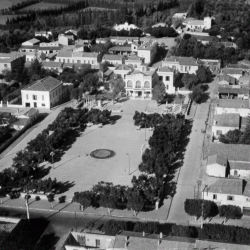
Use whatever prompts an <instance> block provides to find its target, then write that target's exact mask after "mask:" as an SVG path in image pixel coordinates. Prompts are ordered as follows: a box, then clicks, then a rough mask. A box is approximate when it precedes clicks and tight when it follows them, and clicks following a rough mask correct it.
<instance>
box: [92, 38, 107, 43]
mask: <svg viewBox="0 0 250 250" xmlns="http://www.w3.org/2000/svg"><path fill="white" fill-rule="evenodd" d="M108 41H110V38H108V37H105V38H96V39H95V43H96V44H105V43H106V42H108Z"/></svg>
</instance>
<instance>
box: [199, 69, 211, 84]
mask: <svg viewBox="0 0 250 250" xmlns="http://www.w3.org/2000/svg"><path fill="white" fill-rule="evenodd" d="M209 75H210V74H209V69H208V68H206V67H204V66H199V67H198V69H197V70H196V76H197V77H198V79H199V82H201V83H204V82H206V81H208V80H209Z"/></svg>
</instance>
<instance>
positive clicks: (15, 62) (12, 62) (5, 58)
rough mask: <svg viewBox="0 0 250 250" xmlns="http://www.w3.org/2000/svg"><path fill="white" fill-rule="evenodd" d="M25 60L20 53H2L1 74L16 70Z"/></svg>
mask: <svg viewBox="0 0 250 250" xmlns="http://www.w3.org/2000/svg"><path fill="white" fill-rule="evenodd" d="M23 60H25V56H24V55H23V54H20V53H0V72H3V70H6V69H8V70H14V69H16V68H17V67H19V65H20V64H21V63H22V61H23Z"/></svg>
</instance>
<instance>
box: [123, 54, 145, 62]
mask: <svg viewBox="0 0 250 250" xmlns="http://www.w3.org/2000/svg"><path fill="white" fill-rule="evenodd" d="M142 60H143V59H142V58H140V57H139V56H137V55H129V56H128V57H127V59H126V61H142Z"/></svg>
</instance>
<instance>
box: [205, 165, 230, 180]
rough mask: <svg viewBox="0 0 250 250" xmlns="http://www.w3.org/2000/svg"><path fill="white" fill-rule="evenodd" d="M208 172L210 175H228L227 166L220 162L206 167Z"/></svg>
mask: <svg viewBox="0 0 250 250" xmlns="http://www.w3.org/2000/svg"><path fill="white" fill-rule="evenodd" d="M206 174H207V175H209V176H216V177H226V167H225V166H222V165H220V164H218V163H215V164H211V165H208V166H207V167H206Z"/></svg>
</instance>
